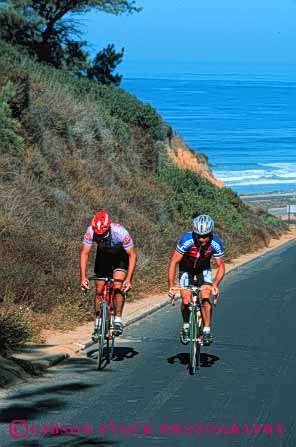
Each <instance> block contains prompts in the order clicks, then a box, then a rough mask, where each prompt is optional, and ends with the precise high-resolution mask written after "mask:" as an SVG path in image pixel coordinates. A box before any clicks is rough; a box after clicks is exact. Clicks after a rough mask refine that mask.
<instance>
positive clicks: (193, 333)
mask: <svg viewBox="0 0 296 447" xmlns="http://www.w3.org/2000/svg"><path fill="white" fill-rule="evenodd" d="M196 349H197V324H196V315H195V313H194V312H192V313H191V316H190V324H189V355H190V363H189V373H190V374H195V371H196Z"/></svg>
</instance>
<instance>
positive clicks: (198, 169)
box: [167, 136, 224, 188]
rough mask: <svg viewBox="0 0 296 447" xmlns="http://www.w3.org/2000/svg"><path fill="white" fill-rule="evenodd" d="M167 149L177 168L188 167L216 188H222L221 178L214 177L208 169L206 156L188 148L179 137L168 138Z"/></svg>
mask: <svg viewBox="0 0 296 447" xmlns="http://www.w3.org/2000/svg"><path fill="white" fill-rule="evenodd" d="M167 151H168V155H169V157H170V158H171V160H172V161H173V163H174V164H175V165H176V166H178V167H179V168H182V169H189V170H190V171H193V172H195V173H196V174H198V175H200V176H201V177H204V178H206V179H207V180H209V181H210V182H211V183H213V185H215V186H217V187H218V188H223V186H224V183H223V182H222V180H218V179H216V178H215V177H214V175H213V173H212V171H211V170H210V168H209V165H208V159H207V157H206V156H205V155H204V154H201V153H200V152H196V151H193V150H191V149H189V147H188V146H186V144H185V143H184V141H183V140H182V139H181V138H180V137H178V136H173V137H172V138H171V139H170V142H169V143H167Z"/></svg>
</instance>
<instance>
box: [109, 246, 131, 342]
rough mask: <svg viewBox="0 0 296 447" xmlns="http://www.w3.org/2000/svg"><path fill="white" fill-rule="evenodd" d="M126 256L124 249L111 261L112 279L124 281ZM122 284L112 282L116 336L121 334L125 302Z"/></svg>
mask: <svg viewBox="0 0 296 447" xmlns="http://www.w3.org/2000/svg"><path fill="white" fill-rule="evenodd" d="M128 259H129V258H128V255H127V253H126V251H125V250H124V249H122V251H121V252H120V253H118V254H117V255H116V257H115V258H114V260H113V278H114V279H121V280H124V279H125V278H126V274H127V270H128ZM122 288H123V283H122V282H121V281H118V282H116V281H114V312H115V318H114V329H115V330H116V332H117V334H118V335H120V334H122V331H123V322H122V311H123V306H124V302H125V294H124V292H123V291H122Z"/></svg>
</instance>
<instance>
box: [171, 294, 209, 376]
mask: <svg viewBox="0 0 296 447" xmlns="http://www.w3.org/2000/svg"><path fill="white" fill-rule="evenodd" d="M175 290H190V291H191V292H192V294H191V298H190V302H189V311H190V315H189V374H191V375H193V374H195V372H196V370H197V369H199V367H200V348H201V346H203V326H204V322H203V317H202V306H203V304H202V300H201V297H200V291H201V290H202V287H197V286H192V285H189V286H185V287H176V288H175ZM172 304H174V303H173V302H172Z"/></svg>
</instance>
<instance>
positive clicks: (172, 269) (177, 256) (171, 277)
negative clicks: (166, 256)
mask: <svg viewBox="0 0 296 447" xmlns="http://www.w3.org/2000/svg"><path fill="white" fill-rule="evenodd" d="M182 258H183V254H181V253H179V252H178V251H177V250H175V251H174V253H173V256H172V257H171V261H170V264H169V271H168V282H169V289H172V288H173V287H174V282H175V275H176V267H177V264H179V262H181V260H182Z"/></svg>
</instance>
